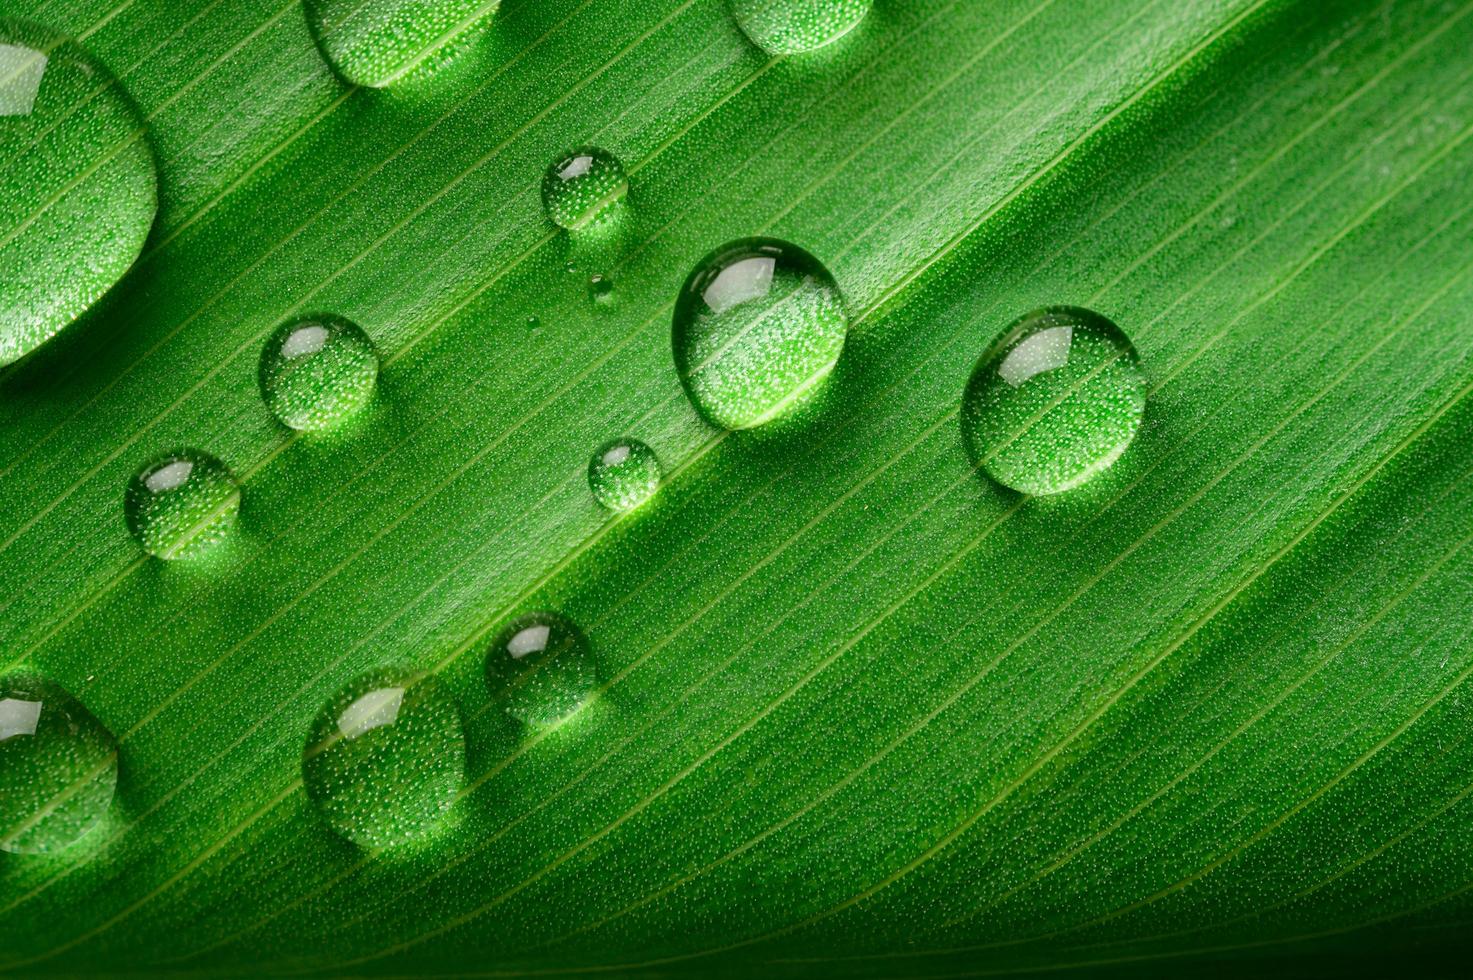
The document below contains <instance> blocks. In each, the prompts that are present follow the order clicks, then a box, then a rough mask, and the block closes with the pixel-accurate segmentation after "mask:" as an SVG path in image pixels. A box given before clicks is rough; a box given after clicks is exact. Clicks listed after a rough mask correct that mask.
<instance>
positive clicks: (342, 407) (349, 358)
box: [260, 316, 378, 430]
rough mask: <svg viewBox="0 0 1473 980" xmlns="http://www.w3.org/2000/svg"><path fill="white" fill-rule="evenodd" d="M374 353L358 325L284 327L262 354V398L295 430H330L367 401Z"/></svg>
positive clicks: (329, 321) (309, 322)
mask: <svg viewBox="0 0 1473 980" xmlns="http://www.w3.org/2000/svg"><path fill="white" fill-rule="evenodd" d="M377 380H378V352H377V351H375V350H374V347H373V341H371V340H369V339H368V334H366V333H364V332H363V330H362V328H360V327H359V326H358V325H357V324H356V323H353V322H352V321H351V320H345V319H343V318H342V317H340V316H310V317H304V318H302V319H300V320H293V321H292V322H290V323H286V324H283V325H282V326H281V327H279V328H278V329H277V330H276V332H275V333H273V334H272V335H271V339H270V340H268V341H266V346H265V348H264V349H262V351H261V369H260V381H261V397H262V398H263V399H265V401H266V407H267V408H268V409H270V410H271V413H272V414H273V415H275V416H276V417H277V418H278V419H280V420H281V421H282V423H283V424H284V425H288V426H290V427H291V428H293V429H305V430H315V429H328V428H331V427H332V426H334V425H336V424H337V423H339V422H341V421H342V420H343V419H345V418H347V417H348V416H350V415H352V414H353V413H354V412H356V411H358V409H360V408H362V407H363V405H364V404H365V403H366V402H367V401H368V399H369V397H370V396H371V395H372V394H373V386H374V383H375V382H376V381H377Z"/></svg>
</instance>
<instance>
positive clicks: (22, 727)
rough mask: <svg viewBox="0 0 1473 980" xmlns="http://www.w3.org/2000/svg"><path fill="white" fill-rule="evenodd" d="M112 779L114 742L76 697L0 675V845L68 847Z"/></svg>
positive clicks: (29, 849) (104, 804)
mask: <svg viewBox="0 0 1473 980" xmlns="http://www.w3.org/2000/svg"><path fill="white" fill-rule="evenodd" d="M117 783H118V744H117V741H116V740H115V739H114V738H113V736H112V733H110V732H109V731H108V730H107V729H106V728H104V727H103V726H102V723H101V722H99V721H98V720H97V719H96V718H94V717H92V713H91V712H90V711H88V710H87V709H86V708H84V707H82V704H81V702H79V701H78V700H77V699H76V698H74V697H72V696H71V695H70V694H68V693H66V692H65V691H63V690H62V689H61V688H60V687H58V686H57V685H56V684H53V683H51V682H50V681H48V680H45V679H44V678H41V677H39V676H36V675H35V674H30V673H17V674H12V675H10V676H8V677H4V678H0V850H4V851H15V852H19V853H37V852H43V851H55V850H58V849H60V848H63V847H66V846H67V845H68V844H71V843H72V842H73V841H75V840H77V838H79V837H81V836H82V835H83V834H85V833H86V832H87V831H88V830H90V829H91V828H92V826H93V825H94V824H96V823H97V821H98V820H100V819H102V815H103V814H104V813H106V812H107V808H108V805H109V804H110V803H112V799H113V791H114V790H115V789H116V787H117Z"/></svg>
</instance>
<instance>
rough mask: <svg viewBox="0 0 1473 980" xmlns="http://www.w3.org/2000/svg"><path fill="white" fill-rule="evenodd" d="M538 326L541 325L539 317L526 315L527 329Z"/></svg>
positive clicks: (533, 328) (534, 328)
mask: <svg viewBox="0 0 1473 980" xmlns="http://www.w3.org/2000/svg"><path fill="white" fill-rule="evenodd" d="M540 326H542V321H541V320H540V319H538V318H537V317H535V316H529V317H527V329H528V330H536V329H537V328H538V327H540Z"/></svg>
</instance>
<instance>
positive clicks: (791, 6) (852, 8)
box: [731, 0, 872, 54]
mask: <svg viewBox="0 0 1473 980" xmlns="http://www.w3.org/2000/svg"><path fill="white" fill-rule="evenodd" d="M871 2H872V0H731V12H732V15H733V16H734V17H736V22H737V24H738V25H739V26H740V27H741V29H742V31H743V32H745V33H746V35H747V37H749V38H751V39H752V41H753V42H755V43H756V45H757V46H758V47H759V48H761V49H762V50H764V51H766V52H767V53H768V54H798V53H800V52H803V51H812V50H813V49H814V48H821V47H823V46H824V45H825V44H828V43H830V42H831V41H837V40H838V39H839V38H841V37H843V36H844V35H845V34H847V33H849V31H850V30H852V29H853V28H854V25H856V24H858V23H859V22H860V21H861V20H863V19H864V15H865V14H867V13H869V8H870V4H871Z"/></svg>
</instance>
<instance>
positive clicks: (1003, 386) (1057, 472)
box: [961, 306, 1146, 494]
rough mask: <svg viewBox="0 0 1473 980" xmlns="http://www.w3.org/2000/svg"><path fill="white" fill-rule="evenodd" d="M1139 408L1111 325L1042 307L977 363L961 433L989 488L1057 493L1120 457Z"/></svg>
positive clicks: (1132, 363)
mask: <svg viewBox="0 0 1473 980" xmlns="http://www.w3.org/2000/svg"><path fill="white" fill-rule="evenodd" d="M1145 406H1146V381H1145V376H1144V375H1143V374H1142V373H1141V369H1140V362H1139V360H1138V359H1137V357H1136V353H1135V348H1134V347H1133V346H1132V345H1131V343H1130V340H1129V338H1127V337H1126V336H1125V334H1124V333H1123V332H1122V331H1121V330H1120V328H1119V327H1117V326H1116V325H1115V324H1114V323H1112V322H1111V321H1110V320H1108V319H1106V318H1105V317H1103V316H1101V315H1100V314H1098V313H1094V312H1091V311H1090V310H1085V309H1080V308H1078V307H1072V306H1050V307H1047V308H1045V309H1042V310H1036V311H1034V312H1032V313H1029V314H1027V315H1026V316H1024V317H1022V318H1021V319H1019V320H1018V321H1017V322H1015V323H1014V324H1013V325H1012V326H1011V327H1009V328H1008V329H1007V330H1006V331H1005V332H1004V333H1003V334H1002V336H1001V337H1000V338H999V339H998V340H997V341H996V342H994V343H993V345H992V346H991V347H990V348H989V349H988V350H987V352H986V353H985V354H983V355H982V358H981V360H979V361H978V362H977V367H976V368H975V369H974V370H973V372H972V377H971V380H970V381H968V382H967V388H966V392H965V394H964V395H963V397H962V411H961V422H962V433H963V436H964V438H965V440H966V444H967V451H968V452H969V453H970V454H971V457H972V460H973V461H974V462H975V463H976V464H977V465H978V466H980V467H981V468H982V469H984V470H985V471H986V472H987V473H988V475H989V476H991V477H992V478H993V479H994V480H996V481H997V482H999V483H1001V484H1003V485H1004V486H1007V487H1011V488H1012V489H1014V490H1017V491H1020V492H1022V493H1029V494H1047V493H1059V492H1060V491H1064V490H1069V489H1071V488H1073V487H1077V486H1079V485H1080V484H1082V483H1084V482H1086V481H1087V480H1089V479H1090V478H1091V477H1093V476H1095V475H1096V474H1098V473H1100V472H1101V471H1103V470H1104V469H1106V468H1107V467H1109V465H1110V464H1111V463H1113V462H1115V460H1117V459H1118V458H1120V454H1121V453H1123V452H1125V449H1126V447H1127V446H1129V445H1130V442H1131V440H1132V439H1134V438H1135V434H1136V432H1137V430H1139V428H1140V425H1141V418H1142V416H1143V415H1144V413H1145Z"/></svg>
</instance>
